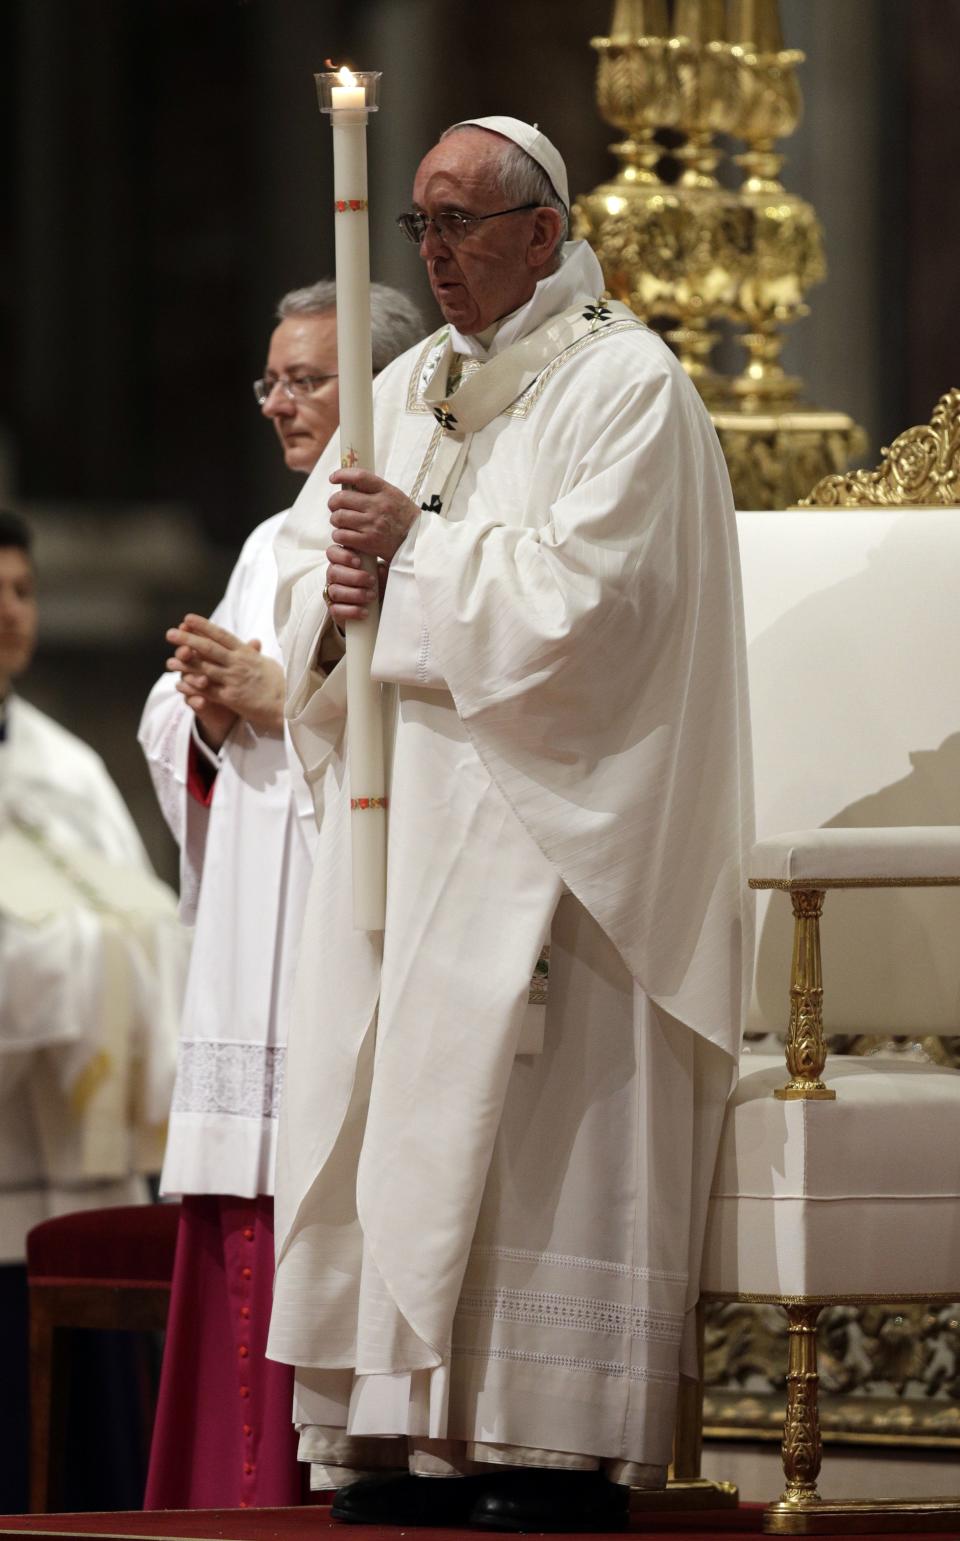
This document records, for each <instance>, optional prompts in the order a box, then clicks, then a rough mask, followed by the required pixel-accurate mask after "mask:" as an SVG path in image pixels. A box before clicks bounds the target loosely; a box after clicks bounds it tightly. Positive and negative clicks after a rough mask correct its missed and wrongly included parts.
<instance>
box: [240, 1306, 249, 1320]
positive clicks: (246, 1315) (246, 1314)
mask: <svg viewBox="0 0 960 1541" xmlns="http://www.w3.org/2000/svg"><path fill="white" fill-rule="evenodd" d="M240 1315H241V1316H242V1317H243V1319H244V1321H245V1322H247V1321H249V1320H250V1307H249V1306H241V1307H240Z"/></svg>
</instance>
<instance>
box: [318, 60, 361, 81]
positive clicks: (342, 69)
mask: <svg viewBox="0 0 960 1541" xmlns="http://www.w3.org/2000/svg"><path fill="white" fill-rule="evenodd" d="M323 62H324V64H325V65H326V67H327V69H328V70H333V72H334V74H335V75H337V76H338V77H339V80H340V84H341V85H342V86H355V85H356V83H357V77H356V75H354V73H353V71H352V70H351V69H350V68H349V67H348V66H347V65H346V64H341V65H340V66H339V67H338V66H337V65H336V64H334V62H333V60H332V59H324V61H323Z"/></svg>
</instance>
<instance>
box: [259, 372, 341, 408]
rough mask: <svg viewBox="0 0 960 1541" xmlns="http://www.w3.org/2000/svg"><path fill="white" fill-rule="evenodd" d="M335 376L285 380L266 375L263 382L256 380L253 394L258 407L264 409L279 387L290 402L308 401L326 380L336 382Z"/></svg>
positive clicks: (302, 377) (312, 376)
mask: <svg viewBox="0 0 960 1541" xmlns="http://www.w3.org/2000/svg"><path fill="white" fill-rule="evenodd" d="M336 378H337V376H336V375H335V374H333V375H297V376H296V377H295V378H294V379H292V380H287V379H284V378H283V376H279V375H264V377H263V379H262V380H254V382H253V394H254V396H255V397H256V402H257V406H258V407H262V406H263V405H264V403H265V402H266V400H267V398H268V397H269V396H272V395H273V393H274V391H275V390H276V388H277V386H278V385H279V387H280V389H281V390H282V391H283V394H284V395H285V396H286V398H287V400H288V401H306V399H307V397H308V396H312V395H313V393H314V391H318V390H319V389H320V387H321V385H323V383H324V381H325V380H335V379H336Z"/></svg>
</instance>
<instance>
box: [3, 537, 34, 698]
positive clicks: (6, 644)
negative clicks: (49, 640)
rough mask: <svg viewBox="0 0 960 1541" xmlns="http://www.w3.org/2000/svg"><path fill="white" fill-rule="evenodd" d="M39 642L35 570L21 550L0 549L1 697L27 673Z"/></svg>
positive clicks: (17, 547)
mask: <svg viewBox="0 0 960 1541" xmlns="http://www.w3.org/2000/svg"><path fill="white" fill-rule="evenodd" d="M36 642H37V595H36V586H35V583H34V577H33V566H32V564H31V562H30V558H29V557H28V556H27V553H26V552H25V551H21V549H20V547H19V546H0V694H6V691H7V687H8V686H9V684H10V681H11V680H12V679H16V677H17V675H18V674H22V673H23V671H24V669H25V668H26V667H27V665H28V664H29V662H30V660H31V658H32V657H33V650H34V647H35V646H36Z"/></svg>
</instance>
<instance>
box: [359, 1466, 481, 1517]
mask: <svg viewBox="0 0 960 1541" xmlns="http://www.w3.org/2000/svg"><path fill="white" fill-rule="evenodd" d="M486 1481H487V1478H486V1477H410V1476H407V1475H406V1473H404V1475H402V1476H396V1477H394V1476H391V1477H365V1478H364V1479H363V1480H362V1481H361V1482H351V1483H349V1484H348V1485H347V1486H346V1487H341V1488H338V1489H337V1496H336V1498H335V1499H334V1500H333V1506H332V1508H331V1510H330V1514H331V1517H332V1518H333V1519H335V1520H343V1521H345V1523H346V1524H348V1525H450V1526H458V1527H459V1526H463V1525H466V1523H467V1520H468V1519H469V1517H470V1512H471V1510H472V1508H473V1506H474V1504H475V1503H476V1501H477V1496H478V1494H479V1492H480V1485H481V1484H486Z"/></svg>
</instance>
